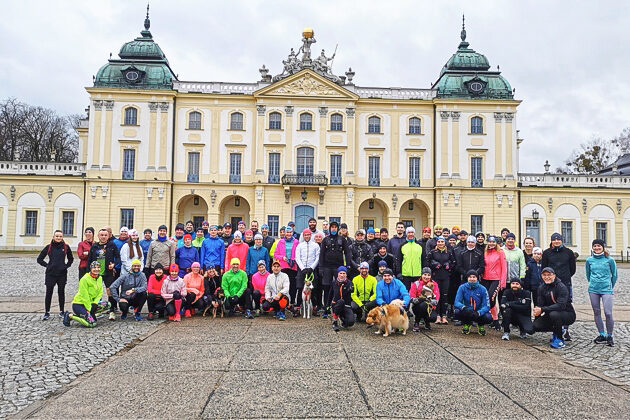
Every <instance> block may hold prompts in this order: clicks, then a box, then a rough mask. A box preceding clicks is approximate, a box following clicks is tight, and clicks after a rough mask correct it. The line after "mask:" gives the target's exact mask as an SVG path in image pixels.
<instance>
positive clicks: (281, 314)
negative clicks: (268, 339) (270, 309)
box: [278, 312, 287, 321]
mask: <svg viewBox="0 0 630 420" xmlns="http://www.w3.org/2000/svg"><path fill="white" fill-rule="evenodd" d="M286 320H287V317H286V315H285V314H284V312H278V321H286Z"/></svg>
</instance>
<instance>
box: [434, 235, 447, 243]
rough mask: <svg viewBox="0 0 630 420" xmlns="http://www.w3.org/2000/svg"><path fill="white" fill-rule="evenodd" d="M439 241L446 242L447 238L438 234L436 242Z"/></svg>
mask: <svg viewBox="0 0 630 420" xmlns="http://www.w3.org/2000/svg"><path fill="white" fill-rule="evenodd" d="M437 241H444V242H446V239H444V236H438V237H437V238H435V242H437Z"/></svg>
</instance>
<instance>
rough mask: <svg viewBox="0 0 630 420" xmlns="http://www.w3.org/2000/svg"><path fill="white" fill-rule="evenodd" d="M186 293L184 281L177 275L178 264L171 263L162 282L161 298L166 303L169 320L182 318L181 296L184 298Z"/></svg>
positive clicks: (177, 320)
mask: <svg viewBox="0 0 630 420" xmlns="http://www.w3.org/2000/svg"><path fill="white" fill-rule="evenodd" d="M186 294H187V293H186V282H185V281H184V279H183V278H181V277H179V266H178V265H177V264H171V266H170V267H169V276H168V279H166V280H164V282H162V298H163V299H164V302H165V304H166V313H168V319H169V321H176V322H179V321H181V320H182V317H181V311H182V298H185V297H186Z"/></svg>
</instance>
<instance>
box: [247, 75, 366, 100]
mask: <svg viewBox="0 0 630 420" xmlns="http://www.w3.org/2000/svg"><path fill="white" fill-rule="evenodd" d="M254 96H256V97H259V96H307V97H325V98H339V99H357V98H358V96H357V95H355V94H354V93H352V92H350V91H349V90H347V89H344V88H342V87H340V86H339V85H337V84H336V83H333V82H331V81H329V80H327V79H325V78H323V77H321V76H320V75H318V74H317V73H315V72H313V71H311V70H302V71H301V72H299V73H296V74H294V75H292V76H289V77H287V78H286V79H283V80H281V81H279V82H276V83H274V84H272V85H270V86H267V87H265V88H263V89H261V90H259V91H258V92H255V93H254Z"/></svg>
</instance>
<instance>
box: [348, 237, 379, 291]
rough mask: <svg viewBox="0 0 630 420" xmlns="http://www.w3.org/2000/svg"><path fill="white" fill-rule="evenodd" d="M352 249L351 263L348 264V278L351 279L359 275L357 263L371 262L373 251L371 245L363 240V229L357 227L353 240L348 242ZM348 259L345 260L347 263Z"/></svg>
mask: <svg viewBox="0 0 630 420" xmlns="http://www.w3.org/2000/svg"><path fill="white" fill-rule="evenodd" d="M350 250H351V251H352V263H351V264H347V265H349V268H350V269H349V270H348V278H350V279H353V278H355V277H356V276H358V275H359V265H360V264H361V263H362V262H367V263H368V264H372V258H373V257H374V253H373V252H372V247H371V246H370V245H369V244H368V243H367V242H366V241H365V230H363V229H359V230H357V233H356V234H355V236H354V242H353V243H352V244H350ZM348 262H349V261H346V263H348Z"/></svg>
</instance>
